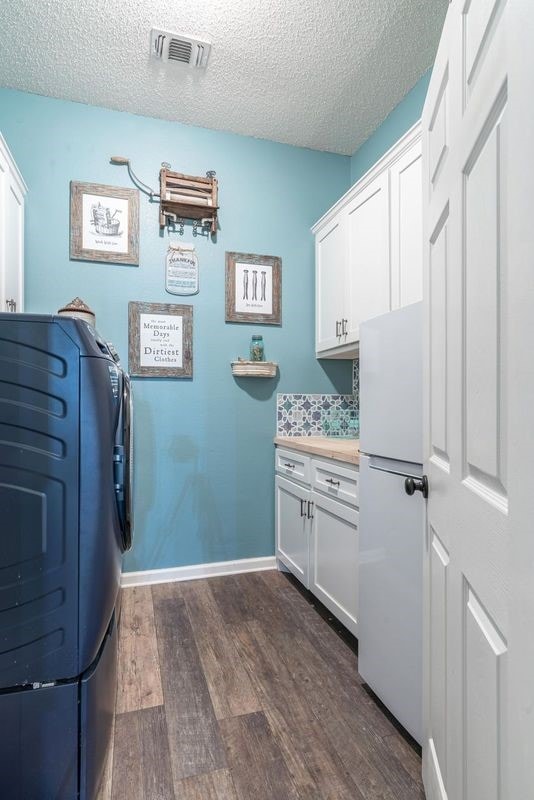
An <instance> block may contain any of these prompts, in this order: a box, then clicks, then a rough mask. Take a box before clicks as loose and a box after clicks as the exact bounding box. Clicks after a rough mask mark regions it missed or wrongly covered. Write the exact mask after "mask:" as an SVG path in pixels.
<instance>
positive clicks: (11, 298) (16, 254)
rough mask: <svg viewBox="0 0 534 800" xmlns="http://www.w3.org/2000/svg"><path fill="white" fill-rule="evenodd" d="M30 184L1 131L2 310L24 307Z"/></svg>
mask: <svg viewBox="0 0 534 800" xmlns="http://www.w3.org/2000/svg"><path fill="white" fill-rule="evenodd" d="M25 194H26V184H25V183H24V181H23V179H22V176H21V174H20V172H19V170H18V169H17V165H16V164H15V162H14V160H13V156H12V155H11V153H10V152H9V148H8V147H7V145H6V143H5V141H4V139H3V137H2V135H1V134H0V311H23V310H24V196H25Z"/></svg>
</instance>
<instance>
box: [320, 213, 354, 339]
mask: <svg viewBox="0 0 534 800" xmlns="http://www.w3.org/2000/svg"><path fill="white" fill-rule="evenodd" d="M315 264H316V271H315V280H316V286H315V315H316V320H315V331H316V333H315V336H316V343H315V346H316V352H317V353H320V352H322V351H324V350H330V349H332V348H333V347H338V346H339V345H341V344H344V339H342V330H343V317H344V292H345V271H346V264H347V242H346V229H345V220H344V215H343V212H340V213H339V214H338V215H337V216H336V217H335V218H334V219H333V220H332V222H331V223H330V224H329V225H328V226H327V227H326V228H325V229H324V230H322V231H321V232H320V233H318V234H317V236H316V243H315Z"/></svg>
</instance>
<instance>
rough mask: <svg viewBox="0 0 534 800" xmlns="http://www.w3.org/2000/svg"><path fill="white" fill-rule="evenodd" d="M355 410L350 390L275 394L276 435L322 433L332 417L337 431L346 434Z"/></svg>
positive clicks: (319, 434)
mask: <svg viewBox="0 0 534 800" xmlns="http://www.w3.org/2000/svg"><path fill="white" fill-rule="evenodd" d="M357 413H358V410H357V407H356V402H355V399H354V397H353V396H352V395H351V394H279V395H277V403H276V433H277V435H278V436H323V435H324V434H325V433H326V432H327V430H326V428H327V426H328V425H330V426H331V425H332V420H333V421H334V423H335V424H336V426H337V427H338V435H339V434H340V433H341V434H346V433H348V432H349V430H348V421H349V419H355V418H356V416H357Z"/></svg>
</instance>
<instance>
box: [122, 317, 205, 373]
mask: <svg viewBox="0 0 534 800" xmlns="http://www.w3.org/2000/svg"><path fill="white" fill-rule="evenodd" d="M128 372H129V373H130V375H136V376H137V377H148V378H192V377H193V306H182V305H176V304H174V303H136V302H131V303H128Z"/></svg>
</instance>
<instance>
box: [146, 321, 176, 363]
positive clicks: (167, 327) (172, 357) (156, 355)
mask: <svg viewBox="0 0 534 800" xmlns="http://www.w3.org/2000/svg"><path fill="white" fill-rule="evenodd" d="M139 321H140V334H141V340H140V342H139V364H140V366H141V367H158V366H162V365H165V366H166V367H178V368H179V369H181V368H182V366H183V353H182V321H183V320H182V317H179V316H177V315H176V316H172V315H171V314H161V315H160V314H141V315H140V320H139Z"/></svg>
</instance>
